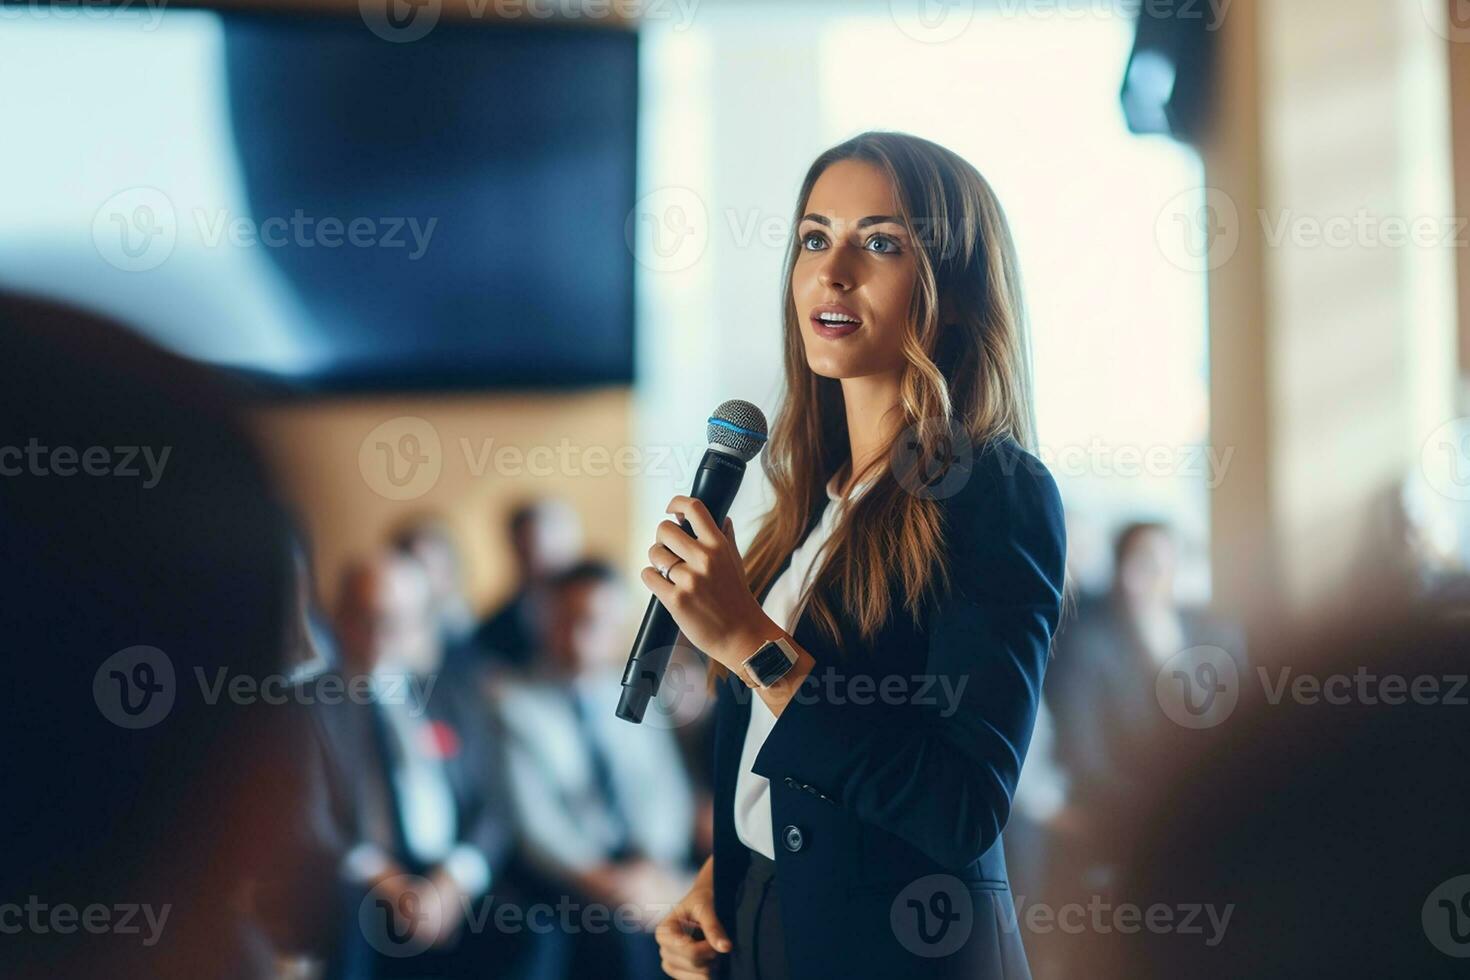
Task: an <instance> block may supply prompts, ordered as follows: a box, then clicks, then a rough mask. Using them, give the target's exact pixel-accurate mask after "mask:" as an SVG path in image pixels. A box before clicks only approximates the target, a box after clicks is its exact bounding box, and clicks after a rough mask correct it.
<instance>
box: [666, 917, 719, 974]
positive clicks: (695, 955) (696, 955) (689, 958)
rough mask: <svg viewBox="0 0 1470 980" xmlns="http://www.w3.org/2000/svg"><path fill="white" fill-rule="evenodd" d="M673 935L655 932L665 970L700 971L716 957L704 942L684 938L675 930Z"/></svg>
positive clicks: (712, 948)
mask: <svg viewBox="0 0 1470 980" xmlns="http://www.w3.org/2000/svg"><path fill="white" fill-rule="evenodd" d="M660 928H662V925H660ZM675 933H676V935H670V934H668V933H660V932H658V931H657V930H656V931H655V938H657V940H658V948H659V955H660V956H661V957H662V959H663V963H664V969H665V970H670V969H674V970H687V971H700V970H703V969H704V967H705V966H707V965H708V964H709V963H710V962H711V961H712V960H713V959H714V958H715V956H716V955H717V954H716V953H715V950H714V947H712V946H710V944H709V943H707V942H705V941H704V940H702V939H694V938H692V937H689V936H685V935H683V934H682V933H680V932H679V930H677V929H676V930H675Z"/></svg>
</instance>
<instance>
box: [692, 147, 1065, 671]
mask: <svg viewBox="0 0 1470 980" xmlns="http://www.w3.org/2000/svg"><path fill="white" fill-rule="evenodd" d="M839 160H859V161H863V162H866V163H870V164H873V165H874V166H876V167H878V168H879V169H880V170H882V171H883V172H884V173H886V174H887V175H888V178H889V180H890V181H891V182H892V184H893V187H894V189H895V192H896V196H897V198H898V203H899V209H900V212H899V216H900V217H901V219H902V221H903V222H904V225H905V227H906V229H907V231H908V234H909V238H910V240H911V241H913V242H914V243H915V244H916V245H917V246H918V247H916V248H915V249H914V251H915V255H916V260H917V264H918V278H917V281H916V284H915V287H914V295H913V298H912V300H911V301H910V306H909V316H908V322H907V324H906V328H905V336H904V340H903V345H902V352H903V358H904V361H905V365H904V369H903V377H902V383H901V388H900V392H901V395H900V405H899V410H900V411H901V412H902V416H903V417H902V421H901V424H900V425H898V426H897V427H896V428H895V430H894V431H895V432H897V435H896V436H895V438H894V440H893V442H892V443H890V446H889V451H888V452H887V453H885V454H883V455H882V456H880V457H878V459H877V460H876V461H875V462H873V463H871V464H869V466H867V467H865V469H864V471H863V472H862V473H860V474H858V475H857V479H858V480H859V481H864V482H866V481H869V480H871V481H872V482H871V483H869V485H868V486H867V488H866V489H865V490H864V492H863V493H862V494H861V496H859V497H857V498H856V499H852V500H850V501H849V506H848V508H847V511H846V513H845V515H844V517H843V519H842V521H841V522H840V523H839V525H838V527H837V528H835V529H834V531H833V533H832V537H831V539H830V540H829V541H828V545H827V548H826V549H825V561H824V562H821V559H819V562H821V563H820V564H819V566H818V567H819V569H820V570H819V572H818V573H817V575H816V577H815V578H814V579H813V585H812V589H811V593H810V597H809V599H808V603H809V604H808V607H807V608H808V610H809V611H810V612H812V614H813V616H814V618H815V621H816V622H817V624H818V625H819V626H820V627H821V629H822V630H823V631H824V632H826V633H827V635H828V636H830V637H832V638H833V639H834V640H835V639H836V638H837V637H838V636H839V630H838V625H837V619H836V616H835V614H834V610H833V608H832V605H831V603H830V602H829V601H828V596H827V592H828V590H829V589H830V590H831V592H832V593H833V594H834V595H835V597H836V599H837V601H838V602H839V603H840V604H841V607H842V609H843V610H845V611H846V612H847V614H848V615H850V616H851V617H852V619H853V620H854V621H855V622H856V624H857V626H858V628H859V630H860V632H861V634H862V636H863V638H864V639H865V640H869V641H871V640H872V639H873V637H875V636H876V634H877V633H878V631H879V629H880V628H881V627H882V625H883V624H884V622H885V621H886V620H887V619H888V618H889V616H890V615H892V614H893V609H892V608H891V601H892V598H893V594H892V593H893V591H894V590H893V589H892V587H891V582H890V579H889V575H888V574H881V573H880V574H875V572H878V570H887V571H888V572H889V573H890V574H891V575H893V576H896V577H897V579H898V582H899V584H900V585H901V590H900V591H901V592H902V599H903V607H904V609H905V611H907V612H908V614H909V615H910V616H911V617H913V619H914V621H915V622H916V623H917V622H918V621H919V619H920V616H921V615H922V609H923V606H924V604H925V602H926V599H927V598H929V597H931V596H934V595H937V594H942V593H944V592H946V591H948V588H949V568H948V565H947V562H946V560H945V547H944V545H945V528H944V526H943V514H942V510H941V506H940V501H939V500H938V499H936V498H935V495H934V494H926V493H922V492H913V490H914V489H915V487H914V485H913V483H912V481H909V480H901V479H900V477H899V475H897V474H895V472H894V471H893V469H892V467H891V466H890V465H889V463H890V460H892V459H893V457H894V449H895V447H897V446H898V443H899V442H900V441H902V442H903V443H904V446H903V449H904V453H905V455H906V456H909V455H911V456H912V457H913V458H914V459H916V460H917V463H916V465H917V466H918V467H919V468H920V469H921V471H922V472H925V473H932V472H934V466H936V465H937V466H938V467H939V471H940V473H941V476H940V477H938V479H942V472H943V470H944V468H945V467H946V466H947V465H948V464H949V461H950V460H951V459H952V457H953V441H954V440H956V439H964V440H968V442H969V445H970V446H972V447H980V446H982V445H983V444H984V443H985V442H986V441H988V440H990V439H993V438H996V437H1000V436H1004V435H1009V436H1011V437H1012V438H1014V439H1015V440H1016V441H1017V442H1018V443H1020V444H1021V445H1022V446H1023V447H1025V448H1026V449H1028V450H1031V451H1033V452H1034V451H1035V449H1036V437H1035V421H1034V413H1033V408H1032V402H1031V368H1030V352H1029V343H1028V339H1027V336H1026V327H1025V313H1024V310H1023V308H1022V304H1021V284H1020V278H1019V269H1018V267H1017V262H1016V255H1015V247H1014V245H1013V243H1012V241H1011V233H1010V228H1009V227H1008V225H1007V224H1006V219H1005V215H1004V213H1003V212H1002V211H1001V207H1000V204H999V202H998V201H997V200H996V197H995V193H994V192H993V191H992V190H991V188H990V185H989V184H988V183H987V182H986V180H985V178H984V177H982V176H981V175H980V172H979V171H978V170H976V169H975V168H974V167H973V166H972V165H971V164H969V163H967V162H966V161H965V160H964V159H962V158H961V157H959V156H958V155H957V154H955V153H953V152H951V151H950V150H947V149H945V148H944V147H942V146H939V145H938V144H936V143H932V142H930V141H929V140H925V139H920V138H918V137H916V136H910V135H908V134H905V133H887V132H867V133H862V134H861V135H859V136H855V137H853V138H852V139H850V140H847V141H846V142H844V143H841V144H839V145H837V146H834V147H832V148H831V149H829V150H827V151H826V152H825V153H823V154H822V155H821V156H819V157H817V159H816V160H815V161H813V163H812V165H811V167H810V168H809V169H808V170H807V174H806V178H805V179H804V180H803V181H802V185H801V193H800V194H799V195H798V196H797V207H796V213H795V219H794V220H793V222H792V229H793V235H792V240H791V242H790V244H789V248H788V251H787V256H786V266H785V274H784V276H783V279H784V283H783V289H784V292H783V295H782V309H783V321H784V334H785V338H784V342H785V379H786V384H785V394H784V396H783V399H782V403H781V406H780V409H779V411H778V412H777V415H776V420H775V423H774V425H773V426H772V428H771V434H770V441H769V442H768V444H767V447H766V451H765V453H764V454H763V459H762V467H763V469H764V471H765V474H766V477H767V479H769V480H770V483H771V486H772V487H773V488H774V490H775V503H774V504H773V506H772V508H771V510H770V511H769V512H768V513H767V514H766V516H765V519H764V520H763V521H762V524H761V527H760V529H759V531H757V533H756V535H755V537H754V538H753V539H752V540H751V542H750V544H749V546H748V547H747V548H746V554H745V559H744V560H745V573H746V579H747V581H748V582H749V584H750V586H751V589H752V591H753V592H755V593H756V594H757V595H759V594H760V593H761V591H762V590H763V589H765V588H766V586H768V585H769V584H770V583H771V581H772V580H773V579H774V578H775V576H776V573H777V572H778V571H779V570H780V568H781V566H782V564H783V563H784V562H785V561H786V558H787V556H789V555H790V554H791V553H792V551H794V550H795V549H796V547H797V546H798V545H800V543H801V541H802V538H803V537H804V536H805V534H806V531H807V528H808V525H809V522H810V520H811V518H812V517H813V516H814V514H815V509H816V508H817V507H818V506H819V505H820V504H821V503H822V502H823V501H825V499H826V483H827V480H828V479H829V478H831V477H832V475H833V474H835V473H836V472H837V471H838V470H839V469H844V472H845V471H846V470H847V469H850V466H851V460H850V459H849V458H848V457H849V454H850V446H849V442H848V435H847V422H846V415H845V412H844V408H843V396H842V383H841V382H840V381H838V380H836V379H834V378H826V377H822V376H820V375H818V374H816V373H815V372H814V371H812V370H811V368H810V367H808V365H807V361H806V355H805V351H804V346H803V343H802V338H801V327H800V321H799V319H798V313H797V310H796V304H795V301H794V299H793V298H792V291H791V280H792V275H793V272H794V268H795V263H796V260H797V257H798V253H799V249H800V246H801V242H800V237H799V236H798V235H797V234H795V229H796V227H797V225H798V224H799V222H800V219H801V215H802V214H803V213H804V212H805V208H806V204H807V200H808V198H809V197H810V196H811V191H812V187H813V185H814V184H815V183H816V182H817V178H819V177H820V176H821V175H822V172H823V171H825V170H826V169H827V168H828V167H829V166H831V165H832V164H833V163H836V162H837V161H839ZM941 309H942V310H943V311H944V314H945V316H944V317H943V322H941V315H940V314H941ZM845 475H846V476H849V477H850V476H851V474H850V473H845ZM712 669H713V670H714V672H715V676H716V677H718V676H723V668H721V667H720V666H719V665H718V664H713V666H712Z"/></svg>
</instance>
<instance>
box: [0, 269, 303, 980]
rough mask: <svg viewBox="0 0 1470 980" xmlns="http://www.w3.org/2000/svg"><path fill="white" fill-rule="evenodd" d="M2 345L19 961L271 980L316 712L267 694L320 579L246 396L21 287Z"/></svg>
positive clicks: (2, 834) (7, 896) (3, 529)
mask: <svg viewBox="0 0 1470 980" xmlns="http://www.w3.org/2000/svg"><path fill="white" fill-rule="evenodd" d="M0 348H3V349H4V352H5V354H4V356H3V357H0V556H3V561H0V595H3V596H4V600H3V602H0V637H3V648H0V662H3V669H4V677H5V684H4V690H5V694H4V707H3V711H0V736H3V740H4V744H5V762H4V793H5V803H4V805H3V806H0V839H3V840H4V847H5V861H4V862H3V863H0V906H3V908H4V910H5V914H4V916H3V932H4V935H3V936H0V961H3V963H4V966H3V968H0V972H3V973H4V975H5V976H6V977H8V978H27V980H28V978H33V977H34V978H43V977H44V978H48V980H49V978H54V977H100V976H106V977H110V978H123V980H132V978H140V980H141V978H145V977H146V978H150V980H156V978H162V980H173V978H179V980H183V978H195V977H205V976H207V977H221V978H246V977H260V976H268V975H270V974H271V973H272V972H273V969H274V966H273V962H272V951H271V949H270V948H269V947H268V946H267V945H266V943H265V942H264V940H263V935H262V934H261V933H260V931H259V930H258V929H256V928H254V926H253V924H252V922H251V920H250V917H249V916H247V915H245V914H243V911H242V910H243V909H245V908H246V906H247V902H248V895H249V892H250V890H251V883H252V881H253V880H254V879H256V877H257V876H258V875H259V874H260V873H261V872H262V869H264V868H266V867H268V866H269V865H271V864H272V863H273V862H275V861H276V860H277V859H278V857H279V854H280V853H281V848H282V846H283V834H282V828H283V827H285V826H287V825H290V824H291V823H293V818H294V813H295V810H296V807H297V806H298V801H299V800H300V799H301V793H302V789H303V786H304V779H303V775H302V773H301V772H300V770H299V769H298V768H297V766H296V765H295V760H294V757H293V756H292V754H291V753H290V748H289V747H290V745H291V744H292V743H293V742H294V741H295V740H296V739H298V738H300V737H303V736H304V733H305V728H304V718H303V717H302V716H301V715H300V713H299V712H293V711H291V710H290V707H291V706H289V705H284V706H282V705H271V704H268V703H266V702H264V701H263V700H262V699H261V698H259V697H255V696H252V694H253V693H254V692H258V691H259V690H260V689H261V685H263V684H265V683H268V682H270V681H271V680H272V679H275V680H280V679H281V678H282V677H283V675H284V672H285V671H286V670H287V668H288V655H287V646H288V643H289V642H290V640H289V633H290V631H291V628H292V627H291V624H290V623H289V621H288V620H289V617H290V610H291V605H292V593H293V588H294V582H293V577H292V569H291V533H290V526H289V521H288V519H287V516H286V513H285V511H284V509H283V508H282V507H281V506H280V505H279V503H278V501H277V497H276V495H275V491H274V489H273V487H272V486H271V484H270V482H269V480H268V477H267V473H266V470H265V467H264V465H263V463H262V461H261V459H260V458H259V456H258V455H257V452H256V449H255V447H254V446H253V445H252V443H251V441H250V440H249V439H248V438H247V436H246V434H245V430H244V428H243V426H242V424H241V421H240V415H241V409H242V407H243V403H242V402H241V400H240V399H239V398H238V397H237V395H238V392H232V391H231V390H230V389H229V388H228V387H227V385H226V383H225V382H224V381H223V380H222V379H220V378H219V376H217V375H215V374H213V373H211V372H209V371H207V370H205V369H202V368H200V367H199V366H197V365H195V364H192V363H189V362H186V361H184V360H182V359H179V358H177V357H174V356H172V355H169V354H166V353H164V352H163V351H161V350H159V349H157V348H155V347H154V346H152V345H151V344H148V343H146V342H144V341H142V340H140V339H138V338H136V337H135V336H133V335H132V334H130V333H128V332H126V331H125V330H123V329H122V328H121V327H118V326H117V325H115V324H112V323H108V322H106V321H103V320H101V319H99V318H97V317H94V316H91V315H88V314H84V313H80V312H78V311H74V310H71V309H67V308H63V307H57V306H53V305H50V304H47V303H43V302H39V301H34V300H26V299H18V298H14V297H4V296H0ZM298 721H300V722H303V727H298V725H297V723H298ZM292 870H296V871H302V870H305V869H292ZM297 884H298V885H299V887H297V888H293V889H291V891H290V893H289V897H290V898H292V899H296V900H305V899H306V898H307V896H308V894H309V891H310V885H311V882H310V880H309V877H307V878H303V879H302V880H300V881H298V882H297Z"/></svg>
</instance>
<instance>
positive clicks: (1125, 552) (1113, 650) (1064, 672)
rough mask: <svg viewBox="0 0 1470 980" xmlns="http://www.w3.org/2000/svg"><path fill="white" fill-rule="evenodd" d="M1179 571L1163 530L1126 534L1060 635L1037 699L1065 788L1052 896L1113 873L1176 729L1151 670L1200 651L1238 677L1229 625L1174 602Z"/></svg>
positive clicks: (1236, 635) (1143, 528)
mask: <svg viewBox="0 0 1470 980" xmlns="http://www.w3.org/2000/svg"><path fill="white" fill-rule="evenodd" d="M1176 565H1177V555H1176V550H1175V544H1174V538H1173V535H1172V534H1171V532H1170V530H1169V528H1168V527H1167V526H1166V525H1163V524H1159V523H1154V522H1139V523H1134V524H1130V525H1128V526H1126V527H1124V528H1123V530H1122V531H1121V532H1120V533H1119V534H1118V536H1117V539H1116V541H1115V544H1114V565H1113V567H1114V572H1113V585H1112V588H1111V590H1110V591H1109V592H1108V593H1107V594H1106V595H1103V596H1100V597H1095V598H1087V599H1084V600H1083V601H1082V602H1081V604H1080V605H1079V607H1078V610H1077V616H1076V618H1075V619H1074V620H1071V621H1068V622H1066V623H1064V624H1063V626H1062V628H1061V629H1060V630H1059V631H1058V633H1057V637H1056V642H1055V653H1054V656H1053V659H1052V662H1051V666H1050V667H1049V668H1048V669H1047V676H1046V687H1045V697H1046V703H1047V706H1048V708H1049V709H1050V715H1051V718H1052V721H1053V723H1054V725H1055V743H1054V752H1055V756H1056V761H1057V763H1058V765H1059V767H1060V769H1061V776H1062V777H1064V778H1065V779H1066V781H1067V783H1068V790H1067V803H1066V806H1065V807H1063V808H1062V809H1061V810H1060V811H1059V812H1057V813H1056V815H1055V816H1054V818H1053V820H1052V828H1053V829H1054V830H1055V831H1056V838H1057V841H1058V847H1059V848H1060V849H1061V852H1062V853H1058V854H1057V855H1054V860H1055V862H1056V871H1057V874H1058V875H1060V876H1062V880H1059V881H1058V882H1057V883H1056V884H1057V885H1058V887H1062V888H1073V889H1076V888H1080V889H1081V890H1083V891H1087V890H1089V889H1092V888H1099V887H1104V886H1105V885H1106V882H1107V880H1108V876H1109V875H1111V874H1112V872H1113V870H1114V869H1115V868H1116V862H1117V860H1118V854H1117V843H1118V840H1119V839H1120V835H1122V834H1124V833H1126V831H1127V825H1128V820H1129V815H1130V814H1131V813H1132V812H1133V804H1134V802H1135V800H1136V797H1137V794H1138V793H1139V792H1142V791H1144V790H1146V789H1147V788H1148V787H1149V786H1150V785H1151V784H1152V782H1153V780H1154V778H1155V773H1154V771H1153V769H1152V767H1151V762H1150V761H1149V760H1151V759H1152V758H1153V756H1154V754H1155V752H1156V751H1157V750H1158V749H1159V747H1160V743H1161V742H1164V741H1167V740H1168V739H1170V738H1171V737H1172V736H1173V735H1174V734H1175V733H1177V732H1178V731H1179V728H1178V726H1177V725H1175V724H1174V723H1173V722H1171V721H1170V720H1169V718H1168V716H1167V715H1166V714H1165V713H1164V711H1163V710H1162V708H1161V706H1160V702H1159V694H1158V691H1157V681H1158V676H1159V673H1160V671H1161V670H1163V669H1165V668H1166V666H1168V665H1170V663H1171V659H1172V658H1175V657H1176V656H1177V655H1179V654H1182V653H1183V652H1184V651H1186V650H1190V649H1191V648H1195V647H1201V646H1213V647H1219V648H1221V649H1223V650H1224V651H1225V652H1226V653H1227V654H1229V656H1230V657H1231V658H1232V659H1233V660H1234V661H1235V662H1236V666H1237V669H1238V670H1241V671H1243V670H1244V669H1245V641H1244V638H1243V637H1242V635H1241V633H1240V631H1239V630H1238V629H1237V628H1236V627H1234V626H1233V625H1231V624H1228V623H1225V622H1221V621H1219V620H1218V619H1216V618H1215V617H1213V616H1211V615H1209V614H1208V613H1206V612H1205V611H1203V610H1198V609H1191V608H1188V607H1182V606H1180V604H1179V603H1178V600H1177V599H1176V598H1175V595H1174V582H1175V567H1176ZM1176 663H1177V661H1176ZM1171 669H1172V668H1171Z"/></svg>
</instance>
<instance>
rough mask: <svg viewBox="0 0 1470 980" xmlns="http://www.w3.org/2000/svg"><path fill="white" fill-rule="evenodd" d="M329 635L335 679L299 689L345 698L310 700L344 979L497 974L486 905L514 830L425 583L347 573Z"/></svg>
mask: <svg viewBox="0 0 1470 980" xmlns="http://www.w3.org/2000/svg"><path fill="white" fill-rule="evenodd" d="M336 630H337V643H338V646H339V649H340V651H341V665H340V673H338V674H336V675H335V678H334V675H333V674H331V673H328V674H323V675H320V676H318V677H317V678H315V679H313V681H311V682H310V683H312V684H314V685H315V686H316V688H317V691H318V693H319V694H322V695H324V693H325V688H326V686H327V685H328V684H337V685H339V689H340V688H341V687H345V689H346V690H347V692H348V694H349V696H347V697H343V698H330V697H326V696H318V697H315V698H314V699H313V701H314V703H316V704H317V705H318V706H319V708H318V710H317V712H316V718H317V721H318V723H319V729H320V736H321V742H322V746H323V748H324V757H325V767H324V768H325V781H326V783H327V785H328V786H329V793H328V795H329V797H330V799H331V807H332V810H333V822H334V823H335V825H336V826H337V828H338V831H339V835H340V838H341V842H342V848H341V849H342V850H343V852H344V856H343V858H342V862H341V871H342V874H343V876H344V879H345V882H346V883H347V884H348V885H349V889H348V892H349V895H351V896H354V899H355V900H353V901H350V902H349V909H348V912H349V915H350V916H351V922H350V923H349V926H348V937H349V939H348V942H347V943H346V944H345V947H344V949H343V951H342V954H341V955H342V962H343V965H342V967H341V972H343V973H345V974H347V975H351V976H391V975H398V974H401V973H402V971H404V970H406V971H407V973H408V974H411V975H415V976H422V975H424V974H425V971H431V972H433V973H435V975H440V976H475V977H483V976H497V975H501V973H502V972H503V971H502V968H503V967H504V966H505V965H506V964H507V963H508V962H509V961H510V960H511V959H512V954H513V953H514V952H515V950H514V949H513V948H512V947H513V946H514V945H515V944H514V943H512V941H511V940H512V937H511V936H510V935H509V934H506V933H503V932H500V931H498V930H497V928H496V926H495V923H494V921H493V916H492V914H491V913H490V910H489V909H488V902H489V901H490V900H489V899H488V898H487V895H488V893H489V890H490V887H491V885H492V884H494V883H497V876H498V873H499V871H500V870H501V869H502V868H503V867H504V866H505V864H506V862H507V861H508V859H509V856H510V848H511V842H512V833H513V831H512V826H511V822H510V816H509V812H508V811H507V810H506V796H505V793H504V791H503V790H502V789H501V787H500V784H499V779H500V778H501V767H500V764H499V762H498V760H497V759H496V758H495V755H494V743H493V736H492V734H491V732H490V729H489V726H488V717H487V715H486V712H485V709H484V705H483V701H482V699H481V697H480V693H479V684H478V681H477V679H476V677H475V676H474V673H473V668H471V667H468V666H466V665H465V664H463V663H461V662H460V661H458V660H453V659H447V658H446V657H445V654H444V647H443V643H442V637H441V634H440V632H439V630H438V627H437V623H436V620H435V618H434V616H433V613H432V603H431V596H430V590H429V583H428V580H427V577H426V575H425V574H424V571H423V569H422V568H421V567H420V566H419V565H418V564H417V562H415V561H414V560H413V559H411V558H408V557H406V556H403V555H401V554H395V555H388V556H383V557H379V558H375V559H373V560H371V561H367V562H363V563H360V564H356V565H353V566H352V567H351V568H350V569H349V570H348V571H347V573H346V575H345V577H344V581H343V585H342V590H341V597H340V601H339V604H338V608H337V611H336ZM364 691H366V692H370V694H369V696H362V694H361V693H358V694H356V695H355V696H354V693H353V692H364ZM502 897H503V896H500V895H497V896H496V898H497V900H500V899H502ZM522 938H524V937H522ZM405 954H413V955H405Z"/></svg>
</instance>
